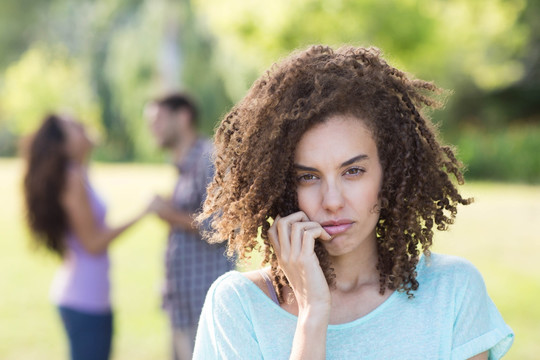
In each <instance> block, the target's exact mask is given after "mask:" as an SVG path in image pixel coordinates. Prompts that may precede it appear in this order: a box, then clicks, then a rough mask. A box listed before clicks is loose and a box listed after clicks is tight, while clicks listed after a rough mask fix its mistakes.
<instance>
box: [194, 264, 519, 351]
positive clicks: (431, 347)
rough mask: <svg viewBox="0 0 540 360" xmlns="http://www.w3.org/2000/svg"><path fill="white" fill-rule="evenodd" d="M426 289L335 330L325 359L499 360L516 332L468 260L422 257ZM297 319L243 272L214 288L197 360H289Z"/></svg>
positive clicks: (203, 320) (396, 297) (394, 297)
mask: <svg viewBox="0 0 540 360" xmlns="http://www.w3.org/2000/svg"><path fill="white" fill-rule="evenodd" d="M416 270H417V274H418V275H417V280H418V282H419V283H420V286H419V288H418V290H417V291H415V292H414V298H412V299H409V298H408V296H407V294H406V293H403V292H397V291H396V292H394V293H393V294H392V295H391V296H390V297H389V298H388V299H387V300H386V301H385V302H383V303H382V304H381V305H379V307H377V308H376V309H375V310H373V311H372V312H370V313H369V314H367V315H365V316H363V317H361V318H359V319H356V320H354V321H351V322H349V323H345V324H339V325H329V326H328V332H327V339H326V358H327V359H336V360H337V359H339V360H343V359H377V360H381V359H400V360H403V359H415V360H418V359H456V360H458V359H459V360H462V359H468V358H470V357H472V356H475V355H477V354H479V353H482V352H484V351H486V350H489V359H499V358H501V357H502V356H503V355H504V354H505V353H506V352H507V351H508V349H509V348H510V346H511V345H512V342H513V339H514V334H513V332H512V329H510V327H509V326H508V325H506V324H505V323H504V321H503V319H502V317H501V315H500V313H499V311H498V310H497V308H496V307H495V305H494V304H493V302H492V301H491V299H490V298H489V296H488V294H487V292H486V287H485V285H484V281H483V279H482V276H481V275H480V273H479V272H478V270H477V269H476V268H475V267H474V266H473V265H472V264H471V263H469V262H468V261H466V260H464V259H461V258H458V257H454V256H447V255H439V254H432V255H431V256H430V257H425V256H422V258H421V259H420V261H419V263H418V265H417V268H416ZM296 321H297V317H296V316H294V315H292V314H290V313H288V312H287V311H285V310H283V309H282V308H281V307H279V306H278V305H277V304H276V303H274V302H273V301H272V300H271V299H270V298H269V297H268V296H267V295H266V294H265V293H264V292H262V291H261V289H259V287H258V286H257V285H255V284H254V283H253V282H252V281H251V280H249V279H248V278H246V277H245V276H244V275H242V274H241V273H239V272H237V271H231V272H229V273H227V274H225V275H223V276H221V277H220V278H219V279H217V280H216V281H215V282H214V284H213V285H212V287H211V288H210V290H209V292H208V294H207V297H206V301H205V305H204V308H203V311H202V315H201V318H200V321H199V328H198V332H197V339H196V343H195V350H194V357H193V358H194V359H197V360H199V359H204V360H206V359H249V360H256V359H268V360H281V359H289V356H290V352H291V348H292V341H293V337H294V332H295V330H296Z"/></svg>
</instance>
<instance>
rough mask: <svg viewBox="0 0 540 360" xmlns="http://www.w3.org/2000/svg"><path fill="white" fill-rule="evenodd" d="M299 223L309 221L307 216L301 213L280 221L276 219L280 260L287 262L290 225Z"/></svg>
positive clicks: (289, 247)
mask: <svg viewBox="0 0 540 360" xmlns="http://www.w3.org/2000/svg"><path fill="white" fill-rule="evenodd" d="M301 221H309V219H308V217H307V215H306V214H305V213H304V212H302V211H298V212H295V213H293V214H291V215H289V216H286V217H284V218H280V219H277V217H276V224H277V234H278V242H279V247H280V249H281V251H280V254H281V258H282V259H285V260H287V259H289V257H290V252H291V227H292V224H294V223H297V222H301Z"/></svg>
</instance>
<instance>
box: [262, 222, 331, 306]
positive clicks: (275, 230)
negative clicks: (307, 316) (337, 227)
mask: <svg viewBox="0 0 540 360" xmlns="http://www.w3.org/2000/svg"><path fill="white" fill-rule="evenodd" d="M268 237H269V240H270V242H271V243H272V245H273V247H274V251H275V253H276V256H277V258H278V263H279V266H280V267H281V269H282V270H283V272H284V273H285V276H287V279H288V280H289V284H290V286H291V288H292V290H293V292H294V295H295V297H296V301H297V303H298V311H299V313H301V312H302V311H304V310H309V309H320V310H324V311H325V312H329V309H330V304H331V297H330V289H329V287H328V283H327V282H326V278H325V277H324V273H323V271H322V269H321V266H320V265H319V259H318V258H317V255H316V254H315V251H314V248H315V239H321V240H323V241H325V240H331V238H332V237H331V236H330V235H329V234H328V233H327V232H326V231H325V230H324V229H323V227H322V226H321V225H320V224H319V223H316V222H313V221H310V220H309V218H308V217H307V215H306V214H305V213H304V212H302V211H299V212H296V213H294V214H291V215H289V216H286V217H283V218H282V217H280V216H277V217H276V219H275V220H274V223H273V224H272V226H271V227H270V229H269V231H268Z"/></svg>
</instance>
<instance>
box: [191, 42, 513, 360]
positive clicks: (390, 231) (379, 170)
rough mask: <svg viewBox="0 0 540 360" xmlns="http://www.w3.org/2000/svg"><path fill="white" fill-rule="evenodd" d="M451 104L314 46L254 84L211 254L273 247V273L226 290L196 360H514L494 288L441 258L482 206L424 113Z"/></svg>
mask: <svg viewBox="0 0 540 360" xmlns="http://www.w3.org/2000/svg"><path fill="white" fill-rule="evenodd" d="M438 92H439V89H438V88H437V87H436V86H435V85H433V84H432V83H429V82H425V81H421V80H415V79H412V78H410V77H409V76H408V75H406V74H405V73H403V72H402V71H400V70H398V69H395V68H393V67H391V66H390V65H388V64H387V63H386V62H385V61H384V60H383V59H382V58H381V56H380V53H379V51H378V50H377V49H375V48H354V47H342V48H340V49H337V50H332V49H331V48H328V47H323V46H315V47H311V48H309V49H307V50H306V51H302V52H297V53H294V54H293V55H291V56H290V57H288V58H287V59H285V60H284V61H282V62H281V63H279V64H277V65H274V66H273V67H272V68H271V69H270V70H269V71H268V72H267V73H266V74H265V75H263V76H262V77H261V78H260V79H258V80H257V81H256V82H255V83H254V85H253V86H252V88H251V89H250V91H249V92H248V94H247V95H246V96H245V98H244V99H243V100H242V101H240V103H238V104H237V105H236V106H235V107H234V108H233V109H232V110H231V111H230V113H229V114H228V115H227V116H226V117H225V118H224V119H223V121H222V122H221V124H220V126H219V128H218V129H217V133H216V136H215V143H216V158H215V165H216V175H215V177H214V180H213V182H212V183H211V185H210V186H209V188H208V197H207V199H206V202H205V205H204V212H203V213H202V214H201V215H200V216H199V221H204V220H205V219H209V218H211V219H213V220H212V221H213V222H212V224H213V230H214V231H213V233H211V234H210V236H209V239H210V241H214V242H219V241H223V240H224V239H227V240H228V249H229V253H230V254H233V253H237V254H238V255H239V257H240V258H246V257H249V254H250V252H251V251H252V250H254V249H259V247H261V249H260V250H261V251H262V252H263V254H264V259H263V265H266V264H269V265H270V266H269V267H267V268H264V269H261V270H257V271H252V272H248V273H245V274H242V273H239V272H229V273H227V274H225V275H224V276H222V277H221V278H219V279H218V280H217V281H216V282H215V283H214V284H213V286H212V288H211V289H210V291H209V292H208V295H207V298H206V302H205V305H204V309H203V313H202V315H201V319H200V322H199V329H198V334H197V341H196V345H195V358H196V359H263V358H264V359H357V358H358V359H360V358H361V359H488V358H489V359H498V358H500V357H502V356H503V355H504V354H505V353H506V351H507V350H508V349H509V347H510V346H511V344H512V341H513V333H512V330H511V329H510V328H509V327H508V326H507V325H506V324H505V323H504V321H503V319H502V317H501V315H500V314H499V312H498V311H497V309H496V307H495V305H494V304H493V303H492V301H491V300H490V298H489V296H488V294H487V293H486V289H485V286H484V282H483V279H482V276H481V275H480V274H479V273H478V271H477V270H476V269H475V268H474V266H473V265H471V264H470V263H469V262H467V261H466V260H463V259H460V258H457V257H453V256H446V255H439V254H434V253H431V252H430V247H431V245H432V238H433V228H434V227H436V228H437V229H438V230H446V229H447V228H448V226H449V225H450V224H452V223H453V222H454V218H455V216H456V213H457V207H458V205H468V204H470V203H471V202H472V199H467V198H463V197H462V196H461V195H460V193H459V191H458V189H457V184H462V183H463V182H464V180H463V175H462V172H461V168H462V165H461V164H460V163H459V161H458V160H457V159H456V157H455V155H454V152H453V150H452V148H451V147H449V146H444V145H442V144H441V143H440V141H439V140H438V138H437V135H436V131H435V129H434V127H433V125H432V124H431V123H430V121H429V119H428V118H427V117H426V115H425V114H423V113H422V108H424V107H437V106H438V102H437V101H436V100H435V99H434V96H433V94H436V93H438ZM452 178H454V180H452ZM455 182H457V184H455ZM258 234H260V238H262V243H259V242H258V240H257V237H258Z"/></svg>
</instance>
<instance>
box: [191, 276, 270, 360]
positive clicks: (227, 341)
mask: <svg viewBox="0 0 540 360" xmlns="http://www.w3.org/2000/svg"><path fill="white" fill-rule="evenodd" d="M234 276H242V275H240V274H237V273H236V274H235V273H228V274H225V275H223V276H222V277H220V278H219V279H218V280H216V282H214V284H213V285H212V287H211V288H210V290H209V291H208V294H207V296H206V300H205V303H204V306H203V310H202V314H201V317H200V320H199V327H198V330H197V337H196V340H195V349H194V353H193V359H195V360H206V359H253V360H257V359H262V358H263V356H262V354H261V351H260V348H259V344H258V342H257V339H256V337H255V332H254V330H253V326H252V324H251V320H250V315H249V311H247V310H246V309H245V307H244V304H243V302H242V299H241V296H240V294H239V291H238V289H237V288H235V286H234V285H233V282H234Z"/></svg>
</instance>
